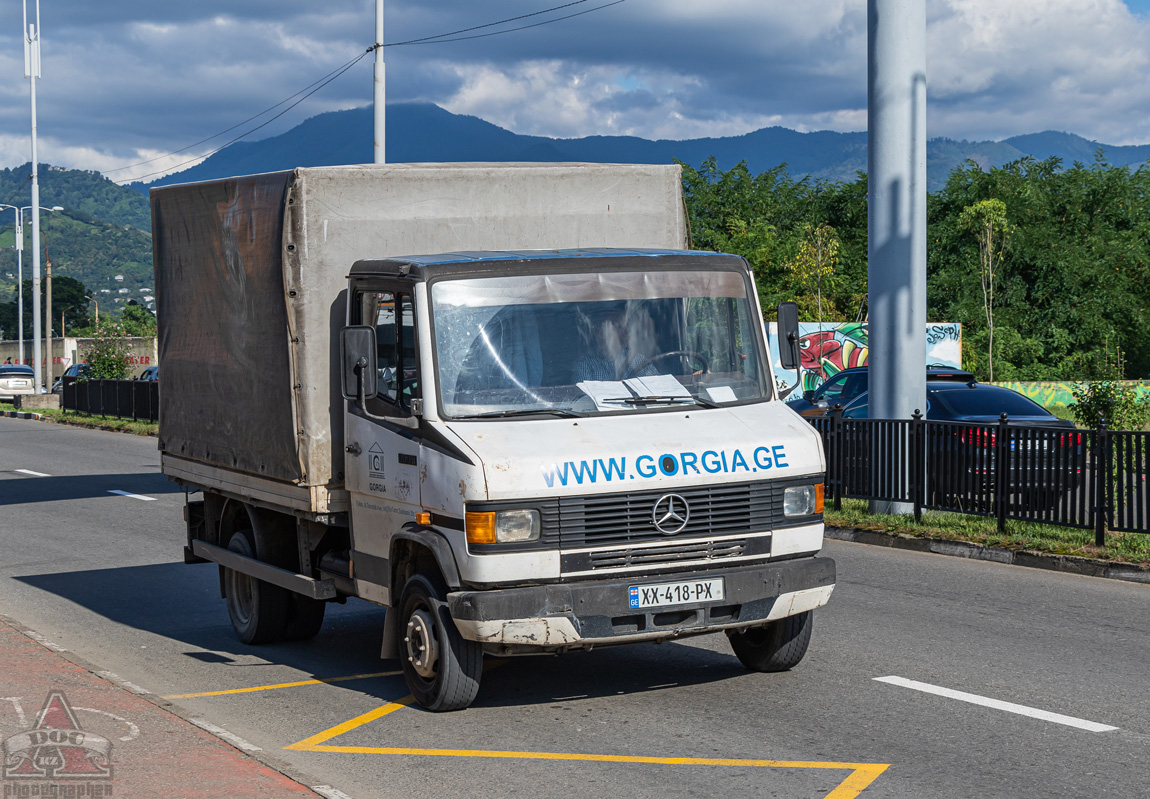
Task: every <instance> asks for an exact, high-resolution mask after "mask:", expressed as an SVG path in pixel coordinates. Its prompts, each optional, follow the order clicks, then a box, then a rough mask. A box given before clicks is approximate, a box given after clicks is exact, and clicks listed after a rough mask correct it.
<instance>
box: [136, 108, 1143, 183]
mask: <svg viewBox="0 0 1150 799" xmlns="http://www.w3.org/2000/svg"><path fill="white" fill-rule="evenodd" d="M372 138H373V137H372V110H371V108H370V107H366V106H365V107H362V108H353V109H349V110H346V111H331V112H328V113H325V114H320V115H318V116H314V117H311V118H310V119H307V120H305V121H304V122H302V123H300V124H299V125H297V126H296V127H294V128H292V129H291V130H289V131H287V132H286V133H283V134H281V135H279V136H273V137H271V138H267V139H263V140H261V141H254V142H237V143H235V144H231V145H229V146H227V147H225V148H224V149H222V150H220V151H219V152H217V153H215V154H213V155H211V156H209V157H208V158H207V159H205V160H204V161H203V162H201V163H199V164H197V165H196V166H193V167H191V168H190V169H186V170H183V171H182V172H177V173H174V174H171V175H167V176H165V177H163V178H160V179H159V180H156V181H154V182H152V183H149V184H143V183H134V184H131V185H132V187H133V188H136V189H139V190H141V191H146V190H147V188H148V187H149V186H159V185H165V184H169V183H182V182H187V181H195V180H210V179H212V178H219V177H225V176H228V175H243V174H252V173H256V172H273V171H277V170H281V169H290V168H292V167H296V166H328V165H333V164H362V163H370V162H371V160H372ZM1099 148H1101V149H1102V150H1103V151H1104V153H1105V156H1106V158H1107V159H1108V160H1109V161H1110V163H1112V164H1116V165H1137V164H1142V163H1144V162H1146V161H1147V160H1150V145H1135V146H1116V145H1109V144H1101V143H1099V142H1094V141H1090V140H1088V139H1084V138H1082V137H1081V136H1076V135H1074V134H1072V133H1059V132H1055V131H1046V132H1044V133H1031V134H1025V135H1021V136H1014V137H1011V138H1009V139H1004V140H1002V141H997V142H996V141H958V140H954V139H944V138H935V139H931V140H930V141H929V142H928V143H927V178H928V187H929V189H930V190H931V191H937V190H938V189H939V188H941V187H942V186H943V184H944V183H945V182H946V178H947V176H948V175H949V174H950V172H951V171H952V170H953V169H954V168H955V167H956V166H959V165H961V164H962V163H963V162H965V161H966V160H968V159H969V160H973V161H974V162H976V163H977V164H979V165H980V166H982V167H983V168H984V169H985V168H988V167H991V166H1001V165H1003V164H1006V163H1008V162H1010V161H1015V160H1018V159H1020V158H1023V157H1025V156H1032V157H1034V158H1036V159H1039V160H1042V159H1045V158H1049V157H1051V156H1055V157H1058V158H1061V159H1062V161H1063V163H1064V164H1066V165H1070V164H1072V163H1074V162H1075V161H1080V162H1082V163H1089V162H1091V161H1093V160H1094V158H1095V155H1096V153H1097V152H1098V150H1099ZM710 156H714V157H715V159H716V161H717V163H718V165H719V167H720V168H721V169H729V168H730V167H732V166H734V165H735V164H737V163H738V162H740V161H746V162H747V166H748V168H749V169H750V170H751V172H753V173H758V172H762V171H764V170H767V169H772V168H774V167H776V166H778V165H779V164H783V163H785V164H786V165H787V169H788V171H789V172H790V174H791V176H792V177H796V178H797V177H801V176H803V175H810V176H812V177H814V178H816V179H822V180H829V181H840V180H841V181H852V180H855V179H856V177H857V175H858V173H859V172H864V171H866V160H867V143H866V133H865V132H855V133H835V132H832V131H816V132H812V133H800V132H798V131H794V130H789V129H787V128H779V127H772V128H762V129H761V130H756V131H752V132H750V133H746V134H743V135H741V136H723V137H713V138H702V139H686V140H683V141H672V140H668V139H659V140H657V141H651V140H649V139H642V138H638V137H636V136H585V137H583V138H578V139H552V138H548V137H545V136H525V135H521V134H518V133H512V132H511V131H509V130H505V129H504V128H501V127H499V126H498V125H493V124H492V123H490V122H486V121H484V120H482V119H479V118H478V117H473V116H464V115H460V114H452V113H451V112H449V111H446V110H444V109H442V108H440V107H438V106H436V105H433V104H431V103H393V104H391V105H389V106H388V108H387V158H388V160H389V161H393V162H397V163H410V162H421V161H585V162H598V163H645V164H666V163H671V162H672V161H674V160H675V159H678V160H680V161H683V162H684V163H687V164H690V165H692V166H698V165H699V164H701V163H702V162H703V160H704V159H706V158H708V157H710Z"/></svg>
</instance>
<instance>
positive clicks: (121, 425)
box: [0, 402, 159, 436]
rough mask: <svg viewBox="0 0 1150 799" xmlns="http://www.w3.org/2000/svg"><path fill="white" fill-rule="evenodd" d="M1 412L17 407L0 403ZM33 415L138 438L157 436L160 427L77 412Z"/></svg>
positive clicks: (42, 412) (61, 422)
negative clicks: (128, 434)
mask: <svg viewBox="0 0 1150 799" xmlns="http://www.w3.org/2000/svg"><path fill="white" fill-rule="evenodd" d="M0 410H4V411H14V410H16V406H15V405H13V404H12V403H10V402H0ZM31 413H38V414H40V417H41V418H42V419H44V420H45V421H48V422H52V423H54V424H67V425H72V426H73V427H91V428H94V429H96V430H110V431H112V432H114V433H131V434H133V435H137V436H154V435H156V433H157V431H158V429H159V425H157V424H156V423H155V422H134V421H132V420H131V419H118V418H116V417H114V416H92V415H90V414H87V413H77V412H76V411H59V410H51V409H45V410H37V411H31Z"/></svg>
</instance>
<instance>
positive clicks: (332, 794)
mask: <svg viewBox="0 0 1150 799" xmlns="http://www.w3.org/2000/svg"><path fill="white" fill-rule="evenodd" d="M311 789H312V790H313V791H315V792H316V793H318V794H319V795H320V796H326V797H327V799H351V797H350V796H348V795H347V794H346V793H344V792H343V791H341V790H339V789H338V788H333V787H331V786H330V785H313V786H311Z"/></svg>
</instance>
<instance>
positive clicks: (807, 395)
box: [803, 388, 815, 405]
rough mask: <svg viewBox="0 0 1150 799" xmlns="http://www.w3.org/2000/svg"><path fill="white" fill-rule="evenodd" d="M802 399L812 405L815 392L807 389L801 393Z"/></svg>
mask: <svg viewBox="0 0 1150 799" xmlns="http://www.w3.org/2000/svg"><path fill="white" fill-rule="evenodd" d="M803 399H805V400H806V401H807V402H809V403H811V404H812V405H813V404H814V402H815V390H814V389H813V388H808V389H807V390H806V391H804V392H803Z"/></svg>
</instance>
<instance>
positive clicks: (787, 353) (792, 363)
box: [779, 302, 800, 369]
mask: <svg viewBox="0 0 1150 799" xmlns="http://www.w3.org/2000/svg"><path fill="white" fill-rule="evenodd" d="M779 362H780V364H781V365H782V367H783V368H784V369H798V368H799V363H800V360H799V306H797V305H795V304H794V303H793V302H780V303H779Z"/></svg>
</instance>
